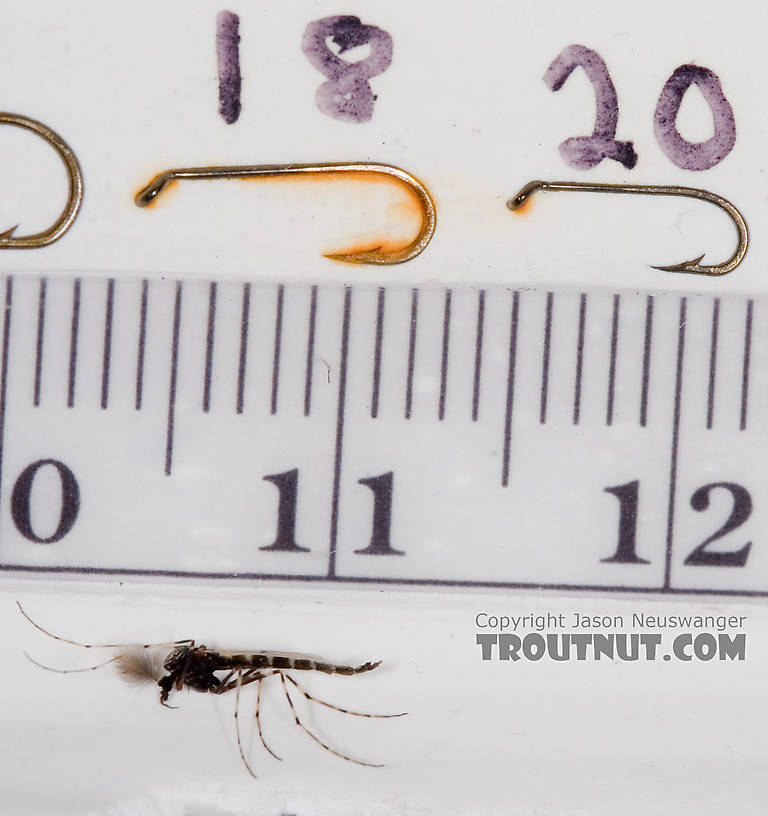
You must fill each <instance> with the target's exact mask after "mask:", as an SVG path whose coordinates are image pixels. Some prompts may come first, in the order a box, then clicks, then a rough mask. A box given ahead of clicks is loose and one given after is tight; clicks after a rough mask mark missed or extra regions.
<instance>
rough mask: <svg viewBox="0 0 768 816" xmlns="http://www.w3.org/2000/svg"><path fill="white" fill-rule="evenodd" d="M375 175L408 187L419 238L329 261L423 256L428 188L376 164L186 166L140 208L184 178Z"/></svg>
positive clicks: (148, 192)
mask: <svg viewBox="0 0 768 816" xmlns="http://www.w3.org/2000/svg"><path fill="white" fill-rule="evenodd" d="M301 174H311V175H321V174H326V175H327V174H333V175H344V174H346V175H354V174H361V175H375V176H384V177H386V178H388V179H392V180H394V181H396V182H397V183H398V184H399V185H400V186H401V187H404V188H405V189H406V190H407V192H408V193H409V194H410V195H411V196H412V198H413V200H414V201H415V203H416V204H417V205H418V208H419V214H420V216H421V225H420V227H419V231H418V233H417V234H416V237H415V238H414V239H413V240H412V241H410V242H409V243H408V244H407V245H406V246H404V247H402V248H400V249H397V250H394V251H388V250H384V249H382V247H381V246H378V247H372V248H371V249H366V250H360V251H357V250H355V251H350V252H333V253H326V254H325V257H326V258H331V259H332V260H335V261H346V262H347V263H359V264H398V263H404V262H405V261H410V260H411V259H412V258H415V257H416V256H417V255H419V254H421V253H422V252H423V251H424V249H425V248H426V246H427V244H428V243H429V242H430V241H431V240H432V236H433V235H434V232H435V226H436V223H437V216H436V212H435V204H434V202H433V201H432V197H431V196H430V194H429V191H428V190H427V188H426V187H425V186H424V185H423V184H422V183H421V182H420V181H419V180H418V179H417V178H416V177H415V176H412V175H411V174H410V173H407V172H406V171H405V170H401V169H400V168H399V167H393V166H392V165H390V164H378V163H375V162H356V163H338V164H337V163H331V164H259V165H241V166H223V167H183V168H177V169H175V170H166V171H165V172H164V173H160V174H158V175H157V176H155V177H154V178H153V179H152V180H151V181H150V182H149V184H147V186H146V187H144V188H143V189H142V190H140V191H139V192H138V193H137V194H136V197H135V199H134V200H135V202H136V204H137V205H138V206H139V207H146V206H148V205H149V204H151V203H152V202H153V201H154V200H155V199H156V198H157V197H158V196H159V195H160V194H161V193H162V192H163V191H164V190H166V189H167V188H168V186H169V185H170V184H171V183H172V182H174V181H177V180H180V179H249V178H273V177H275V176H291V175H301Z"/></svg>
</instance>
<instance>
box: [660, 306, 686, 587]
mask: <svg viewBox="0 0 768 816" xmlns="http://www.w3.org/2000/svg"><path fill="white" fill-rule="evenodd" d="M685 320H686V299H685V298H680V320H679V325H678V329H677V366H676V369H675V401H674V410H673V412H672V449H671V454H670V462H669V504H668V508H667V549H666V557H665V563H664V589H665V590H667V589H669V588H670V579H671V574H672V540H673V534H674V527H675V498H676V492H677V451H678V445H679V442H680V404H681V402H682V393H683V358H684V355H685Z"/></svg>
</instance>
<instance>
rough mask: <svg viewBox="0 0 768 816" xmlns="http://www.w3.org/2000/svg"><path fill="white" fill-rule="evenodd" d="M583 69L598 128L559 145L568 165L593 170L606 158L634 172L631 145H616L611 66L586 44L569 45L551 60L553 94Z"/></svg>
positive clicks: (616, 112)
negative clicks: (590, 86)
mask: <svg viewBox="0 0 768 816" xmlns="http://www.w3.org/2000/svg"><path fill="white" fill-rule="evenodd" d="M579 66H581V67H582V68H583V69H584V73H586V75H587V77H588V79H589V81H590V82H591V83H592V87H593V89H594V91H595V103H596V115H595V128H594V130H593V131H592V135H591V136H576V137H573V138H571V139H566V140H565V141H564V142H563V143H562V144H561V145H560V155H561V156H562V157H563V159H564V161H565V163H566V164H568V165H570V166H571V167H575V168H576V169H578V170H591V169H592V168H593V167H596V166H597V165H598V164H600V162H601V161H602V160H603V159H613V160H614V161H617V162H619V163H620V164H623V165H624V167H626V168H627V170H631V169H632V168H633V167H634V166H635V165H636V164H637V153H635V150H634V147H633V146H632V142H617V141H616V139H615V138H614V137H615V136H616V126H617V124H618V121H619V101H618V97H617V95H616V88H615V87H614V85H613V81H612V80H611V76H610V74H609V73H608V67H607V66H606V64H605V62H604V61H603V59H602V57H601V56H600V55H599V54H598V53H597V52H596V51H593V50H592V49H591V48H586V47H585V46H583V45H569V46H568V47H567V48H564V49H563V50H562V51H561V52H560V54H558V56H557V57H555V59H554V60H553V61H552V63H551V65H550V66H549V68H547V72H546V73H545V74H544V82H546V84H547V87H548V88H549V89H550V90H551V91H559V90H560V88H562V87H563V85H564V84H565V82H566V80H567V79H568V77H569V76H570V75H571V73H572V72H573V71H574V69H576V68H578V67H579Z"/></svg>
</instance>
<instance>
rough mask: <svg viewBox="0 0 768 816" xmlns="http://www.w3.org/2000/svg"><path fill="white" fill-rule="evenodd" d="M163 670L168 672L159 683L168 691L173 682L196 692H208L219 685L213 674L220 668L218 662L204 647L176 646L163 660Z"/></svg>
mask: <svg viewBox="0 0 768 816" xmlns="http://www.w3.org/2000/svg"><path fill="white" fill-rule="evenodd" d="M163 668H164V669H165V670H166V671H167V672H168V677H167V678H163V679H162V680H160V681H159V682H160V687H161V688H163V689H165V686H168V687H169V690H170V686H171V685H172V684H173V683H174V682H180V684H181V685H184V686H187V687H188V688H192V689H195V690H196V691H210V690H211V689H214V688H216V687H217V686H218V685H219V679H218V678H217V677H216V675H215V674H214V672H215V671H216V670H217V669H218V668H220V666H219V665H218V660H217V658H216V656H215V655H214V654H212V653H211V652H209V651H208V650H207V649H206V647H205V646H195V647H194V648H193V647H190V646H177V647H176V648H175V649H174V650H173V651H172V652H171V653H170V654H169V655H168V657H167V658H166V659H165V663H164V664H163ZM177 687H179V686H177Z"/></svg>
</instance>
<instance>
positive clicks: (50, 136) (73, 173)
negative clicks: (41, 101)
mask: <svg viewBox="0 0 768 816" xmlns="http://www.w3.org/2000/svg"><path fill="white" fill-rule="evenodd" d="M0 125H15V126H16V127H20V128H24V129H25V130H31V131H32V133H36V134H37V135H38V136H40V137H41V138H42V139H44V140H45V141H46V142H48V144H49V145H51V147H52V148H53V149H54V150H55V151H56V152H57V153H58V154H59V157H60V158H61V160H62V161H63V162H64V166H65V168H66V170H67V176H68V178H69V198H68V199H67V203H66V206H65V207H64V210H63V211H62V213H61V215H60V216H59V217H58V218H57V219H56V221H55V222H54V223H53V224H52V225H51V226H50V227H48V229H46V230H43V232H37V233H35V234H34V235H23V236H15V235H14V234H13V233H14V232H15V231H16V228H17V227H18V224H16V225H15V226H13V227H11V228H10V229H7V230H6V231H5V232H2V233H0V249H36V248H37V247H44V246H48V244H52V243H53V242H54V241H58V239H59V238H61V236H62V235H64V233H65V232H66V231H67V230H68V229H69V228H70V227H71V226H72V222H73V221H74V220H75V218H77V213H78V210H79V209H80V204H81V203H82V201H83V171H82V170H81V169H80V162H78V160H77V156H76V155H75V153H74V151H73V150H72V148H71V147H70V146H69V145H68V144H67V143H66V142H65V141H64V139H62V138H61V136H59V134H58V133H56V131H54V130H51V129H50V128H49V127H48V126H47V125H44V124H43V123H42V122H38V121H37V120H35V119H30V118H29V117H27V116H21V115H20V114H17V113H6V112H3V111H0Z"/></svg>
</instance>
